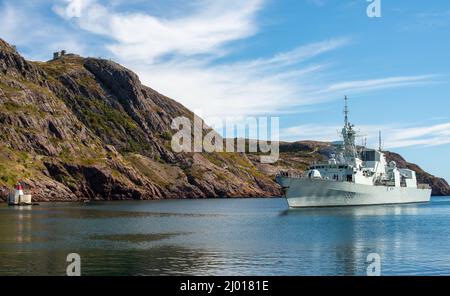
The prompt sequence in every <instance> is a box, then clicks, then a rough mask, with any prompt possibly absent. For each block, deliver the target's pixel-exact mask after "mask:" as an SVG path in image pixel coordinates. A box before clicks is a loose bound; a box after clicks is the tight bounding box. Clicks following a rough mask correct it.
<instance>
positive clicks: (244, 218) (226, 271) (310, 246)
mask: <svg viewBox="0 0 450 296" xmlns="http://www.w3.org/2000/svg"><path fill="white" fill-rule="evenodd" d="M69 253H79V254H80V255H81V262H82V263H81V270H82V274H83V275H364V274H365V273H366V268H367V263H366V258H367V255H368V254H370V253H378V254H380V256H381V258H382V274H383V275H450V197H446V198H434V199H433V200H432V202H431V203H429V204H419V205H402V206H371V207H351V208H327V209H303V210H288V209H287V205H286V201H285V200H284V199H216V200H179V201H148V202H137V201H134V202H99V203H91V204H62V203H54V204H48V203H46V204H41V205H40V206H34V207H32V208H21V209H19V208H10V207H7V206H6V205H4V204H2V205H0V275H65V270H66V266H67V263H66V256H67V254H69Z"/></svg>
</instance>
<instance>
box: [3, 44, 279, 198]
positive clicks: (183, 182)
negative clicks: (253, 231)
mask: <svg viewBox="0 0 450 296" xmlns="http://www.w3.org/2000/svg"><path fill="white" fill-rule="evenodd" d="M177 116H185V117H188V118H193V116H194V114H193V113H192V112H190V111H189V110H187V109H186V108H185V107H183V106H182V105H181V104H179V103H177V102H175V101H174V100H172V99H169V98H167V97H165V96H163V95H161V94H159V93H158V92H156V91H154V90H153V89H151V88H148V87H146V86H143V85H142V84H141V83H140V81H139V78H138V77H137V75H136V74H134V73H133V72H131V71H129V70H127V69H125V68H124V67H122V66H120V65H118V64H116V63H114V62H111V61H107V60H101V59H92V58H82V57H79V56H76V55H66V56H63V57H60V58H57V59H55V60H51V61H49V62H29V61H26V60H25V59H24V58H23V57H21V56H20V55H19V54H18V53H17V52H16V50H15V49H14V48H13V47H11V46H10V45H8V44H7V43H6V42H4V41H2V40H0V195H1V196H2V197H3V199H4V198H5V196H6V193H7V192H8V190H9V189H10V188H11V187H12V186H13V185H14V183H15V182H17V181H18V180H22V181H23V182H24V183H25V186H26V187H28V188H29V190H30V191H31V193H32V194H33V196H34V199H35V200H40V201H45V200H67V201H76V200H80V199H86V198H88V199H107V200H120V199H163V198H202V197H224V196H228V197H242V196H248V197H252V196H274V195H279V194H280V191H279V188H278V186H277V185H276V184H275V183H274V182H273V180H272V179H270V178H269V177H267V176H265V175H263V174H261V173H260V172H259V171H258V170H257V169H256V167H255V166H254V165H253V163H252V162H251V161H249V160H248V159H247V157H246V156H245V155H244V154H220V153H209V154H198V153H197V154H194V153H173V152H172V150H171V149H170V140H171V137H172V132H173V131H172V130H171V122H172V119H173V118H174V117H177Z"/></svg>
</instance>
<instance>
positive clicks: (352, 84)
mask: <svg viewBox="0 0 450 296" xmlns="http://www.w3.org/2000/svg"><path fill="white" fill-rule="evenodd" d="M435 78H436V76H435V75H420V76H399V77H386V78H381V79H369V80H355V81H346V82H339V83H335V84H332V85H330V86H329V87H328V89H327V91H330V92H366V91H370V90H375V89H377V90H378V89H386V88H395V87H404V86H411V85H416V86H417V85H421V84H426V83H431V82H433V81H434V79H435Z"/></svg>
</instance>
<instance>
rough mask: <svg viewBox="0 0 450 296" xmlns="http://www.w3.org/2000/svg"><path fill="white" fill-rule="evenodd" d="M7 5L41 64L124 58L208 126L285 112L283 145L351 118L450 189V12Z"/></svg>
mask: <svg viewBox="0 0 450 296" xmlns="http://www.w3.org/2000/svg"><path fill="white" fill-rule="evenodd" d="M368 5H369V3H368V2H367V1H366V0H303V1H301V0H277V1H275V0H248V1H240V0H215V1H207V0H193V1H181V0H147V1H143V0H127V1H125V0H113V1H102V0H41V1H33V0H0V16H1V17H0V38H3V39H5V40H7V41H8V42H10V43H13V44H15V45H17V47H18V49H19V50H20V52H21V53H22V54H23V55H24V56H26V57H27V58H29V59H32V60H48V59H50V58H51V54H52V52H53V51H56V50H58V49H63V48H64V49H67V50H69V51H71V52H75V53H79V54H81V55H84V56H96V57H104V58H112V59H114V60H116V61H118V62H120V63H122V64H123V65H125V66H127V67H129V68H131V69H133V70H134V71H136V72H137V73H138V74H139V75H140V77H141V80H142V81H143V82H144V84H147V85H148V86H150V87H152V88H154V89H156V90H158V91H160V92H161V93H164V94H166V95H168V96H170V97H173V98H174V99H176V100H178V101H180V102H182V103H183V104H185V105H186V106H187V107H189V108H191V109H193V110H195V111H196V112H198V113H200V114H201V115H203V116H205V117H206V118H208V117H210V116H219V117H243V116H266V115H270V116H280V126H281V138H282V139H283V140H303V139H313V140H335V139H337V132H336V130H337V129H338V128H339V127H340V126H341V125H342V104H343V102H342V98H343V96H344V95H348V96H349V97H350V99H351V101H350V108H351V120H352V122H353V123H354V124H356V125H357V126H358V127H359V129H360V130H361V134H363V135H366V136H367V137H368V140H369V144H371V145H375V143H376V139H377V135H378V130H382V131H383V133H384V141H385V142H384V145H385V148H386V149H390V150H393V151H396V152H399V153H401V154H402V155H404V156H405V157H406V158H407V159H408V160H409V161H411V162H416V163H418V164H419V165H421V166H422V167H423V168H424V169H426V170H428V171H430V172H431V173H433V174H436V175H439V176H443V177H445V178H446V179H447V180H450V170H449V169H448V168H449V167H450V157H449V156H448V154H449V151H450V97H449V94H450V81H449V77H450V76H449V75H450V59H449V54H448V53H449V52H450V3H449V1H448V0H434V1H422V0H397V1H392V0H381V9H382V17H381V18H369V17H368V16H367V14H366V9H367V6H368Z"/></svg>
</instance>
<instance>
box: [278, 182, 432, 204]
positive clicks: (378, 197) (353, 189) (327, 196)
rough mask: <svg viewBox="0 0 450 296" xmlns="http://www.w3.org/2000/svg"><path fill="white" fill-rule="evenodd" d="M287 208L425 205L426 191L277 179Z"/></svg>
mask: <svg viewBox="0 0 450 296" xmlns="http://www.w3.org/2000/svg"><path fill="white" fill-rule="evenodd" d="M277 181H278V183H279V184H280V185H281V186H282V187H283V188H284V190H285V192H286V199H287V201H288V204H289V207H291V208H308V207H338V206H366V205H383V204H407V203H425V202H429V201H430V198H431V190H430V189H417V188H404V187H386V186H369V185H362V184H354V183H350V182H335V181H330V180H321V179H306V178H304V179H303V178H302V179H298V178H288V177H279V178H278V180H277Z"/></svg>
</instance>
